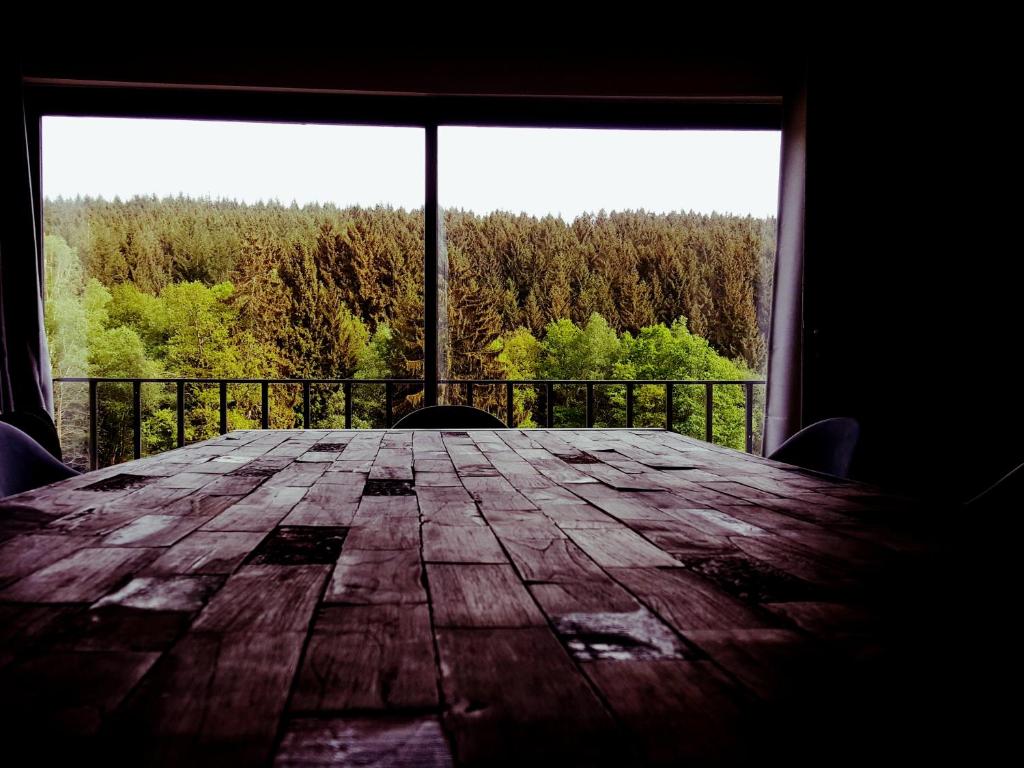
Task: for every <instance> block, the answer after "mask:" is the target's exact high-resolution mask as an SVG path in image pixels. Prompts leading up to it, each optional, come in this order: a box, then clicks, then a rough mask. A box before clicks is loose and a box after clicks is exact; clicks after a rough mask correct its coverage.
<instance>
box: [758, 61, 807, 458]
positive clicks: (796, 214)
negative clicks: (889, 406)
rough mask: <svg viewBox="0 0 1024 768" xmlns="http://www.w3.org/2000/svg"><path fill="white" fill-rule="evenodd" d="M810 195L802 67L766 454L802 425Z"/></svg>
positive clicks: (788, 99) (781, 238)
mask: <svg viewBox="0 0 1024 768" xmlns="http://www.w3.org/2000/svg"><path fill="white" fill-rule="evenodd" d="M806 201H807V73H806V68H801V69H800V70H799V71H798V72H796V73H795V74H794V76H793V78H792V85H791V87H790V88H789V89H788V90H787V93H786V94H785V97H784V102H783V123H782V156H781V162H780V168H779V230H778V231H779V234H778V246H777V249H776V253H777V255H776V260H775V287H774V295H773V297H772V322H771V330H770V332H769V334H768V394H767V404H766V414H765V425H764V453H765V454H766V455H767V454H769V453H771V452H772V451H774V450H775V449H776V448H778V447H779V446H780V445H781V444H782V443H783V442H784V441H785V440H786V438H788V437H789V436H790V435H792V434H793V433H794V432H796V431H797V430H799V429H800V427H801V404H802V394H803V393H802V387H801V382H802V371H803V283H804V235H805V221H806Z"/></svg>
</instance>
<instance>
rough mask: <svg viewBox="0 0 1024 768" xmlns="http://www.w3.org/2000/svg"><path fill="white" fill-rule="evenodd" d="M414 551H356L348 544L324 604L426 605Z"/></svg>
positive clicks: (418, 554) (420, 565) (420, 570)
mask: <svg viewBox="0 0 1024 768" xmlns="http://www.w3.org/2000/svg"><path fill="white" fill-rule="evenodd" d="M422 574H423V568H422V564H421V562H420V553H419V550H418V549H411V548H410V549H398V550H392V549H356V548H354V547H353V546H352V542H351V541H348V542H347V543H346V544H345V547H344V548H343V549H342V552H341V557H340V558H339V560H338V565H337V567H336V568H335V569H334V573H333V574H332V575H331V581H330V583H329V584H328V586H327V592H326V594H325V595H324V601H325V602H338V603H354V604H392V603H426V602H427V593H426V590H425V589H424V586H423V578H422Z"/></svg>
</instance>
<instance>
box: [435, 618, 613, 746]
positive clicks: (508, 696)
mask: <svg viewBox="0 0 1024 768" xmlns="http://www.w3.org/2000/svg"><path fill="white" fill-rule="evenodd" d="M437 641H438V649H439V651H440V654H441V676H442V683H443V685H444V694H445V699H446V701H447V702H448V709H447V711H446V712H445V722H446V723H447V725H448V727H449V728H450V729H451V730H452V731H453V732H454V735H455V747H456V750H457V757H458V759H459V761H460V762H461V763H465V764H470V765H472V764H478V763H480V764H485V763H487V762H491V761H495V760H498V761H500V762H502V763H505V764H509V765H529V764H547V765H552V764H560V763H565V764H574V765H590V764H602V765H604V764H613V758H615V757H617V756H619V755H617V754H616V753H617V752H618V751H620V750H621V742H620V740H619V739H617V738H616V730H615V724H614V722H613V721H612V719H611V717H609V715H608V713H607V712H606V711H605V709H604V707H603V706H602V705H601V703H600V701H599V700H598V699H597V697H596V696H595V695H594V693H593V692H592V691H591V689H590V688H589V686H588V685H587V684H586V682H585V680H584V678H583V677H582V675H581V674H580V673H579V671H578V670H577V669H576V667H575V666H574V665H573V663H572V662H571V661H570V660H569V656H568V655H567V654H566V652H565V651H564V650H563V648H562V646H561V645H560V644H559V642H558V640H556V639H555V637H554V635H552V634H551V632H550V631H549V630H548V629H547V628H536V629H492V630H452V629H439V630H437ZM527 660H529V661H528V662H527ZM620 764H624V763H620Z"/></svg>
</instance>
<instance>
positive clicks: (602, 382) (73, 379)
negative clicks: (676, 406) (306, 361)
mask: <svg viewBox="0 0 1024 768" xmlns="http://www.w3.org/2000/svg"><path fill="white" fill-rule="evenodd" d="M53 381H59V382H67V383H72V384H73V383H80V384H87V383H89V382H94V381H95V382H100V383H110V384H115V383H122V384H129V383H131V382H135V381H138V382H141V383H143V384H175V383H177V382H179V381H181V382H185V383H186V384H210V385H213V384H219V383H221V382H225V383H227V384H295V385H300V384H378V385H379V384H419V385H421V386H422V385H423V379H194V378H187V379H184V378H177V379H171V378H166V379H161V378H157V379H136V378H127V377H125V378H116V377H109V376H97V377H88V376H58V377H55V378H54V379H53ZM438 383H439V384H473V385H474V386H477V385H480V386H496V385H499V384H513V385H529V384H535V385H538V386H541V385H544V384H563V385H570V386H572V385H580V386H583V385H586V384H593V385H595V386H615V385H624V384H638V385H660V386H664V385H665V384H694V385H696V384H714V385H716V386H717V385H722V384H742V385H746V384H754V385H757V384H766V383H767V382H766V381H765V380H764V379H438Z"/></svg>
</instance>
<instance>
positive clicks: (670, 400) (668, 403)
mask: <svg viewBox="0 0 1024 768" xmlns="http://www.w3.org/2000/svg"><path fill="white" fill-rule="evenodd" d="M674 400H675V388H674V386H673V385H672V382H671V381H666V382H665V429H667V430H668V431H669V432H671V431H672V422H673V421H675V402H674Z"/></svg>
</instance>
